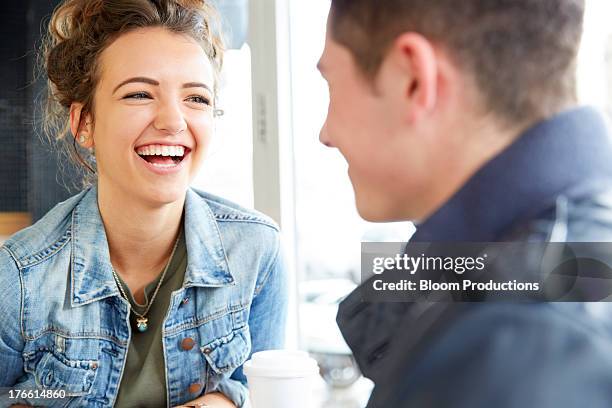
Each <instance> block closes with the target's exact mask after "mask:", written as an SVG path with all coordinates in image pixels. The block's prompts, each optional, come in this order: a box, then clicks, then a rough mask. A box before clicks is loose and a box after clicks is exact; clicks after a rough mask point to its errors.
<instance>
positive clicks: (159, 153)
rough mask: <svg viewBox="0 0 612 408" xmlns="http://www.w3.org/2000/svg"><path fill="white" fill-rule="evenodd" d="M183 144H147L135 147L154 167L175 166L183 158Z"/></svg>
mask: <svg viewBox="0 0 612 408" xmlns="http://www.w3.org/2000/svg"><path fill="white" fill-rule="evenodd" d="M185 150H186V148H185V147H183V146H166V145H148V146H143V147H140V148H138V149H136V153H137V154H138V155H139V156H140V157H142V158H143V159H144V160H146V161H147V162H149V163H150V164H152V165H154V166H155V167H162V168H168V167H175V166H178V164H179V163H180V162H181V161H182V160H183V158H184V156H185Z"/></svg>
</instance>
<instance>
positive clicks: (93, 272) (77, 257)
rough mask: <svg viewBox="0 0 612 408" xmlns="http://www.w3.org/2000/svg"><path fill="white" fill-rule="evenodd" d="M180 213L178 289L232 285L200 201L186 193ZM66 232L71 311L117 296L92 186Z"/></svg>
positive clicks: (210, 220) (216, 235)
mask: <svg viewBox="0 0 612 408" xmlns="http://www.w3.org/2000/svg"><path fill="white" fill-rule="evenodd" d="M184 211H185V217H184V233H185V241H186V245H187V253H188V257H187V270H186V271H185V280H184V282H183V287H189V286H207V287H221V286H226V285H234V284H235V281H234V278H233V276H232V274H231V273H230V269H229V265H228V260H227V255H226V253H225V249H224V247H223V241H222V239H221V232H220V231H219V227H218V225H217V221H216V219H215V216H214V214H213V212H212V211H211V209H210V207H209V206H208V204H207V203H206V200H205V199H204V198H202V197H201V196H199V195H198V194H197V193H196V192H194V191H193V190H191V189H189V190H187V194H186V196H185V210H184ZM71 233H72V256H71V271H72V273H71V275H70V276H71V287H72V306H79V305H85V304H88V303H91V302H95V301H98V300H101V299H104V298H106V297H110V296H120V293H119V290H118V288H117V285H116V283H115V279H114V277H113V273H112V265H111V262H110V255H109V251H108V241H107V238H106V232H105V230H104V224H103V223H102V218H101V216H100V211H99V208H98V194H97V187H96V186H93V187H91V188H90V189H89V190H88V191H86V193H85V194H84V196H83V198H82V200H81V201H80V202H79V203H78V204H77V206H76V207H75V208H74V210H73V212H72V230H71Z"/></svg>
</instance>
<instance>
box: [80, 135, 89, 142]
mask: <svg viewBox="0 0 612 408" xmlns="http://www.w3.org/2000/svg"><path fill="white" fill-rule="evenodd" d="M86 140H87V136H85V135H81V136H79V143H85V141H86Z"/></svg>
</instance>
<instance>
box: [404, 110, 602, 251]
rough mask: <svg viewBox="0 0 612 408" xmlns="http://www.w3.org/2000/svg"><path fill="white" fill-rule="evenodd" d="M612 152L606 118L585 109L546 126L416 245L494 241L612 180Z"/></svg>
mask: <svg viewBox="0 0 612 408" xmlns="http://www.w3.org/2000/svg"><path fill="white" fill-rule="evenodd" d="M611 158H612V149H611V147H610V139H609V135H608V130H607V127H606V124H605V121H604V120H603V118H602V116H601V115H600V114H599V113H597V111H595V110H594V109H591V108H587V107H582V108H575V109H572V110H568V111H565V112H562V113H560V114H558V115H556V116H554V117H552V118H550V119H548V120H545V121H543V122H540V123H538V124H536V125H535V126H533V127H532V128H530V129H529V130H527V131H526V132H525V133H524V134H523V135H521V136H520V137H519V138H518V139H517V140H516V141H515V142H514V143H513V144H512V145H511V146H510V147H508V148H507V149H505V150H504V151H503V152H502V153H501V154H499V155H498V156H497V157H495V158H494V159H492V160H491V161H489V162H488V163H487V164H485V165H484V166H483V167H482V168H481V169H480V170H479V171H478V172H477V173H476V174H475V175H474V176H473V177H472V178H471V179H470V180H469V181H468V182H467V183H466V184H465V185H464V186H463V187H462V188H461V189H460V190H459V191H458V192H457V193H456V194H455V195H454V196H453V197H452V198H451V199H450V200H449V201H448V202H447V203H446V204H445V205H444V206H442V207H441V208H440V209H439V210H438V211H436V212H435V213H434V214H433V215H432V216H431V217H430V218H428V219H427V220H426V221H425V222H423V223H422V224H421V225H419V226H418V227H417V231H416V233H415V234H414V235H413V237H412V239H411V241H413V242H435V241H451V242H452V241H471V242H490V241H496V240H498V239H500V238H501V237H503V234H504V233H506V232H508V231H509V229H511V227H512V226H514V225H515V224H516V223H517V222H520V221H525V220H528V219H530V218H532V217H534V216H537V215H538V214H539V213H541V212H542V211H544V210H546V209H548V208H550V207H551V206H553V205H554V203H555V200H556V197H558V196H559V195H561V194H564V195H567V196H568V197H570V198H571V197H572V196H578V195H581V194H588V193H590V192H592V191H594V190H595V189H597V188H600V186H601V185H603V184H607V185H608V186H609V183H610V181H611V180H612V160H611Z"/></svg>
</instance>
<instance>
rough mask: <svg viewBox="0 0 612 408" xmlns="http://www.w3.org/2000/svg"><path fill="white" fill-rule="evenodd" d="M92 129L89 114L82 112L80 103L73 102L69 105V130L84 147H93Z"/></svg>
mask: <svg viewBox="0 0 612 408" xmlns="http://www.w3.org/2000/svg"><path fill="white" fill-rule="evenodd" d="M92 129H93V127H92V126H91V115H90V114H84V112H83V104H82V103H79V102H73V103H72V105H70V131H71V132H72V136H73V137H74V138H75V139H76V141H77V143H78V144H79V145H80V146H81V147H83V148H85V149H89V148H92V147H94V140H93V132H92Z"/></svg>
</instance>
